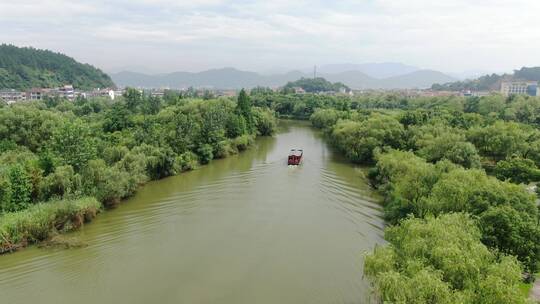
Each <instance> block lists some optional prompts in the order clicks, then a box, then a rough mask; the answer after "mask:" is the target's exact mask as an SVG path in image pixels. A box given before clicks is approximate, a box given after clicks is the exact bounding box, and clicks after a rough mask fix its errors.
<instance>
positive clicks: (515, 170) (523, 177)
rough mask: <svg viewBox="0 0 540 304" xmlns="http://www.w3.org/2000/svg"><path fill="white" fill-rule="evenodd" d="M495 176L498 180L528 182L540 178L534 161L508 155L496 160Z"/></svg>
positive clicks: (539, 171) (539, 172)
mask: <svg viewBox="0 0 540 304" xmlns="http://www.w3.org/2000/svg"><path fill="white" fill-rule="evenodd" d="M495 176H496V177H497V178H498V179H500V180H509V181H511V182H513V183H518V184H519V183H524V184H528V183H530V182H532V181H538V180H540V170H538V168H537V167H536V164H535V163H534V161H532V160H530V159H526V158H521V157H509V158H507V159H506V160H501V161H499V162H497V165H496V166H495Z"/></svg>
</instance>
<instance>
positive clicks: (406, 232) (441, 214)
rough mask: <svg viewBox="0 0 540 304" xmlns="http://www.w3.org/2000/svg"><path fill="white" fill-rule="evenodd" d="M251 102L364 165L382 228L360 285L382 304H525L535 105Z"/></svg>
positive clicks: (275, 98)
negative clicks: (380, 243) (382, 239)
mask: <svg viewBox="0 0 540 304" xmlns="http://www.w3.org/2000/svg"><path fill="white" fill-rule="evenodd" d="M252 94H253V95H254V96H253V100H254V103H255V104H257V105H261V106H266V107H269V108H271V109H274V110H275V111H276V112H277V113H278V114H279V115H281V116H292V117H296V118H305V117H306V116H308V115H309V116H310V119H311V122H312V124H313V125H314V126H315V127H318V128H321V129H323V131H324V132H325V133H326V134H327V135H328V138H329V140H330V141H331V142H332V143H333V144H334V145H335V147H336V148H337V150H338V151H340V152H341V153H343V154H344V155H346V156H347V157H348V158H349V159H350V160H352V161H354V162H357V163H362V164H374V167H373V169H372V170H370V173H369V177H370V180H371V182H372V184H373V186H374V187H376V188H378V189H379V191H380V192H381V193H382V194H383V195H384V198H385V199H384V214H385V217H386V219H387V220H388V221H389V223H390V224H391V225H392V226H390V227H389V228H388V229H387V232H386V239H387V240H388V241H389V246H386V247H378V248H377V249H376V250H375V252H374V253H373V254H370V255H368V256H367V257H366V261H365V274H366V275H367V276H368V277H369V278H370V279H371V280H372V282H373V284H374V287H375V289H376V290H377V292H378V294H379V295H380V297H381V300H382V301H383V302H388V303H522V302H524V299H523V297H522V295H521V294H519V293H518V292H517V290H518V288H517V285H518V283H519V282H520V280H521V278H522V273H524V274H525V275H524V277H525V278H527V279H532V278H533V274H534V273H535V272H537V271H538V270H539V266H540V265H539V261H540V226H539V222H540V216H539V209H538V205H537V202H536V194H535V193H534V192H533V191H530V190H531V189H528V188H529V185H528V184H529V183H531V182H538V181H540V176H539V169H538V166H540V158H539V155H540V149H539V148H540V142H539V139H540V130H539V129H538V127H539V126H540V119H539V115H540V98H533V97H527V96H511V97H508V98H505V97H502V96H500V95H491V96H487V97H481V98H479V97H470V98H464V97H436V98H408V97H404V96H399V95H393V94H380V95H363V96H358V97H344V96H324V95H312V94H290V95H286V94H279V93H278V94H276V93H274V94H272V93H270V92H268V91H264V90H258V91H256V92H253V93H252ZM524 184H526V185H524ZM533 188H534V185H533Z"/></svg>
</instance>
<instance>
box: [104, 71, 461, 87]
mask: <svg viewBox="0 0 540 304" xmlns="http://www.w3.org/2000/svg"><path fill="white" fill-rule="evenodd" d="M319 76H320V77H323V78H325V79H327V80H328V81H331V82H341V83H343V84H344V85H346V86H348V87H350V88H353V89H408V88H429V87H431V85H432V84H433V83H437V82H439V83H441V82H442V83H445V82H450V81H454V80H455V79H454V78H452V77H450V76H448V75H446V74H443V73H441V72H436V71H429V70H417V71H413V72H411V73H406V74H403V75H399V76H393V77H388V78H382V79H377V78H374V77H371V76H368V75H367V74H365V73H363V72H361V71H355V70H351V71H344V72H340V73H321V74H320V75H319ZM111 77H112V78H113V80H114V82H115V83H116V84H117V85H119V86H133V87H142V88H157V87H169V88H187V87H207V88H216V89H239V88H253V87H256V86H266V87H280V86H283V85H285V84H287V83H288V82H291V81H296V80H298V79H301V78H312V75H311V74H310V73H303V72H300V71H291V72H288V73H285V74H274V75H261V74H258V73H254V72H247V71H240V70H237V69H234V68H223V69H214V70H208V71H203V72H199V73H190V72H175V73H168V74H157V75H147V74H143V73H135V72H127V71H126V72H120V73H116V74H111Z"/></svg>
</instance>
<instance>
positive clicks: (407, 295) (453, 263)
mask: <svg viewBox="0 0 540 304" xmlns="http://www.w3.org/2000/svg"><path fill="white" fill-rule="evenodd" d="M385 237H386V239H387V240H388V242H389V243H390V245H389V246H388V247H384V248H381V247H379V248H376V250H375V251H374V253H373V254H370V255H368V256H366V259H365V270H364V271H365V274H366V275H367V276H368V277H369V278H370V279H371V280H372V282H373V284H374V285H375V288H376V290H377V292H378V293H379V295H380V297H381V300H382V301H384V302H388V303H526V300H525V299H524V298H523V297H522V295H521V294H520V292H519V290H518V284H519V282H520V280H521V269H520V266H519V263H518V262H517V261H516V260H515V259H514V258H512V257H506V256H503V257H501V258H500V259H498V258H497V256H495V255H494V254H493V253H491V252H490V251H489V250H488V249H487V247H486V246H484V245H483V244H482V243H481V242H480V232H479V231H478V228H477V227H476V225H475V223H474V222H473V221H472V220H471V219H470V218H469V217H468V216H467V215H465V214H459V213H457V214H445V215H442V216H440V217H439V218H433V217H428V218H426V219H416V218H410V219H406V220H404V221H403V222H402V223H401V225H399V226H393V227H389V228H387V230H386V233H385Z"/></svg>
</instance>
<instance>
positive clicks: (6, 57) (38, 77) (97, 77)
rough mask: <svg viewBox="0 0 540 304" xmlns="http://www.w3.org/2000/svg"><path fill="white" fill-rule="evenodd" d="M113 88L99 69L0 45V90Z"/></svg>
mask: <svg viewBox="0 0 540 304" xmlns="http://www.w3.org/2000/svg"><path fill="white" fill-rule="evenodd" d="M65 84H72V85H73V86H74V87H75V88H79V89H91V88H105V87H114V83H113V82H112V80H111V78H110V77H109V76H108V75H107V74H105V73H104V72H102V71H101V70H99V69H97V68H95V67H93V66H91V65H89V64H82V63H79V62H77V61H75V59H73V58H71V57H68V56H66V55H63V54H60V53H54V52H51V51H48V50H38V49H34V48H27V47H23V48H20V47H16V46H13V45H7V44H2V45H0V89H19V90H21V89H29V88H32V87H45V88H47V87H49V88H50V87H59V86H62V85H65Z"/></svg>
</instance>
